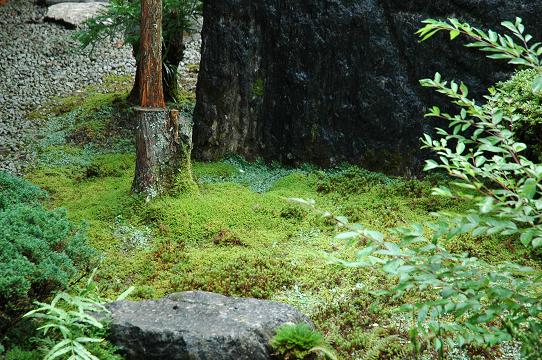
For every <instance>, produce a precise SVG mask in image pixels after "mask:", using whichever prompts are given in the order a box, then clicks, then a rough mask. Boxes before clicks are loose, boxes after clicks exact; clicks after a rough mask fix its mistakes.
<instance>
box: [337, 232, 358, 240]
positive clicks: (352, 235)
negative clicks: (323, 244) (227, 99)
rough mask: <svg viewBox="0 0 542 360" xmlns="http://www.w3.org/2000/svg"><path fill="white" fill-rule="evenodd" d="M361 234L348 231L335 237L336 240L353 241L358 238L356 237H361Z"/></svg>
mask: <svg viewBox="0 0 542 360" xmlns="http://www.w3.org/2000/svg"><path fill="white" fill-rule="evenodd" d="M360 235H361V234H360V233H359V232H357V231H347V232H343V233H340V234H338V235H337V236H335V239H336V240H346V239H352V238H356V237H360Z"/></svg>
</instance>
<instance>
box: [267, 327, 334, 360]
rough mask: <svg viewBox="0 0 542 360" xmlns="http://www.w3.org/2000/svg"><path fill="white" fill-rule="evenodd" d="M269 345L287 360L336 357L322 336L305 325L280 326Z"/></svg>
mask: <svg viewBox="0 0 542 360" xmlns="http://www.w3.org/2000/svg"><path fill="white" fill-rule="evenodd" d="M269 344H270V345H271V348H273V350H275V351H276V353H277V354H279V355H280V356H281V358H282V359H285V360H291V359H316V358H318V357H323V358H326V359H327V358H329V359H335V355H334V354H333V352H332V351H331V350H329V348H328V347H327V345H326V343H325V341H324V337H323V336H322V334H320V333H317V332H316V331H314V330H312V329H311V328H310V327H309V325H307V324H304V323H302V324H284V325H282V326H280V327H279V328H278V329H277V331H276V334H275V336H274V337H273V338H272V339H271V341H270V342H269ZM320 355H321V356H320Z"/></svg>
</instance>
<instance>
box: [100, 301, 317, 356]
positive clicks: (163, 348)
mask: <svg viewBox="0 0 542 360" xmlns="http://www.w3.org/2000/svg"><path fill="white" fill-rule="evenodd" d="M108 308H109V310H110V311H111V317H112V324H111V340H112V342H113V343H114V344H115V345H117V346H119V347H120V348H121V350H122V351H123V352H124V353H125V354H126V356H127V359H129V360H153V359H155V360H165V359H167V360H268V359H270V358H271V354H270V350H269V348H268V343H269V340H270V339H271V338H272V337H273V336H274V334H275V329H276V328H277V327H278V326H280V325H282V324H284V323H287V322H292V323H301V322H307V323H309V324H310V321H309V320H308V319H307V318H306V317H305V316H304V315H303V314H301V313H300V312H298V311H297V310H295V309H294V308H292V307H290V306H288V305H286V304H281V303H277V302H271V301H264V300H256V299H242V298H231V297H226V296H223V295H218V294H213V293H208V292H200V291H196V292H191V291H189V292H183V293H176V294H171V295H169V296H167V297H165V298H163V299H160V300H156V301H140V302H130V301H119V302H115V303H112V304H110V305H109V306H108Z"/></svg>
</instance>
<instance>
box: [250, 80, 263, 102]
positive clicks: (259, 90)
mask: <svg viewBox="0 0 542 360" xmlns="http://www.w3.org/2000/svg"><path fill="white" fill-rule="evenodd" d="M263 95H264V82H263V79H262V78H257V79H256V81H255V82H254V84H253V85H252V97H253V98H261V97H263Z"/></svg>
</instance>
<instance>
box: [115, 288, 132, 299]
mask: <svg viewBox="0 0 542 360" xmlns="http://www.w3.org/2000/svg"><path fill="white" fill-rule="evenodd" d="M134 290H135V286H130V287H129V288H128V289H126V290H125V291H124V292H123V293H122V294H120V295H119V296H117V301H121V300H124V299H126V298H127V297H128V296H129V295H130V294H131V293H132V292H133V291H134Z"/></svg>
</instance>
